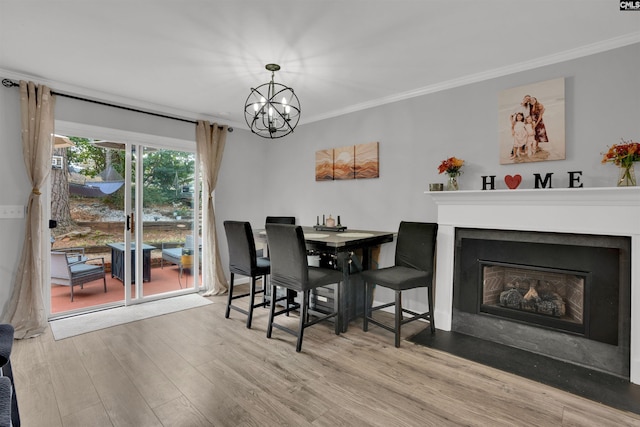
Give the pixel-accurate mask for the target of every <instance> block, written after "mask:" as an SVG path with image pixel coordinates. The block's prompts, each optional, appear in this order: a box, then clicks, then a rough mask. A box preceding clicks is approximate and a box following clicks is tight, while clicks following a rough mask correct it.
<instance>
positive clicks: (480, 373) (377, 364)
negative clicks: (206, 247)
mask: <svg viewBox="0 0 640 427" xmlns="http://www.w3.org/2000/svg"><path fill="white" fill-rule="evenodd" d="M211 298H212V300H213V301H214V304H210V305H207V306H205V307H200V308H195V309H191V310H185V311H181V312H177V313H172V314H168V315H164V316H160V317H154V318H151V319H145V320H142V321H138V322H133V323H129V324H126V325H121V326H116V327H113V328H109V329H104V330H100V331H96V332H92V333H89V334H85V335H80V336H77V337H73V338H68V339H65V340H61V341H54V340H53V337H52V334H51V332H50V331H47V333H46V334H44V335H42V336H40V337H37V338H34V339H30V340H24V341H16V342H15V344H14V350H13V354H12V365H13V369H14V375H15V377H16V390H17V393H18V399H19V406H20V413H21V417H22V420H23V426H25V427H39V426H46V427H55V426H65V427H70V426H82V427H85V426H92V427H93V426H135V427H141V426H188V427H191V426H316V427H320V426H384V427H388V426H456V425H467V426H530V425H536V426H638V425H640V415H636V414H633V413H628V412H623V411H619V410H616V409H613V408H610V407H607V406H604V405H601V404H598V403H595V402H592V401H589V400H586V399H584V398H581V397H578V396H575V395H572V394H569V393H566V392H563V391H560V390H558V389H555V388H552V387H548V386H545V385H543V384H540V383H537V382H533V381H530V380H527V379H524V378H521V377H517V376H515V375H511V374H508V373H505V372H502V371H499V370H495V369H493V368H489V367H486V366H484V365H480V364H477V363H474V362H470V361H468V360H465V359H461V358H458V357H455V356H452V355H450V354H448V353H444V352H440V351H437V350H433V349H430V348H427V347H423V346H419V345H415V344H412V343H410V342H408V341H404V340H403V341H402V347H401V348H399V349H396V348H395V347H394V346H393V337H392V335H391V334H390V333H388V332H387V331H384V330H382V329H380V328H377V327H375V326H371V327H370V330H369V332H367V333H365V332H362V329H361V323H360V322H352V323H351V325H350V326H349V330H348V331H347V332H346V333H344V334H341V335H340V336H337V335H335V334H334V332H333V328H332V325H330V324H327V323H320V324H318V325H315V326H313V327H311V328H309V329H307V331H305V338H304V342H303V345H302V352H301V353H296V352H295V337H293V336H292V335H289V334H285V333H284V332H282V331H279V330H274V332H273V338H272V339H267V338H266V336H265V334H266V323H267V315H268V310H267V309H257V310H256V312H255V314H254V320H253V327H252V329H246V328H245V318H244V316H242V315H240V314H239V313H235V312H232V313H231V318H230V319H225V318H224V309H225V303H226V297H225V296H220V297H211ZM289 321H290V322H292V326H295V325H296V323H297V317H296V316H291V317H290V318H289ZM423 327H424V324H415V323H414V324H410V325H407V327H406V328H405V329H406V330H405V331H404V333H403V336H404V337H405V338H406V337H408V336H409V335H410V334H412V333H414V332H417V330H418V329H421V328H423Z"/></svg>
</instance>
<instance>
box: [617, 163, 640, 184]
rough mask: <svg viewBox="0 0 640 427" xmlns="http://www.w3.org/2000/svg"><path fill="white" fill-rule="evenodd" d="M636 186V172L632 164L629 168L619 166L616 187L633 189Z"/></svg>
mask: <svg viewBox="0 0 640 427" xmlns="http://www.w3.org/2000/svg"><path fill="white" fill-rule="evenodd" d="M636 185H637V184H636V171H635V169H634V167H633V163H631V165H629V166H620V175H619V176H618V187H635V186H636Z"/></svg>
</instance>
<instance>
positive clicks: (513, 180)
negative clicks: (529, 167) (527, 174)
mask: <svg viewBox="0 0 640 427" xmlns="http://www.w3.org/2000/svg"><path fill="white" fill-rule="evenodd" d="M504 182H505V183H506V184H507V187H509V189H510V190H515V189H516V188H518V185H520V183H521V182H522V177H521V176H520V175H514V176H511V175H506V176H505V177H504Z"/></svg>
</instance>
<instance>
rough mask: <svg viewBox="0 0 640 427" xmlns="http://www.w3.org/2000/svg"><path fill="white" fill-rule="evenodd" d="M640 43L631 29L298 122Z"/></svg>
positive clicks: (305, 122) (337, 114)
mask: <svg viewBox="0 0 640 427" xmlns="http://www.w3.org/2000/svg"><path fill="white" fill-rule="evenodd" d="M635 43H640V31H639V32H635V33H630V34H627V35H625V36H620V37H615V38H612V39H607V40H603V41H600V42H597V43H592V44H589V45H586V46H582V47H579V48H575V49H570V50H566V51H563V52H559V53H556V54H553V55H547V56H543V57H540V58H536V59H532V60H529V61H525V62H520V63H517V64H513V65H509V66H506V67H499V68H495V69H492V70H488V71H485V72H482V73H476V74H471V75H468V76H464V77H460V78H457V79H452V80H447V81H443V82H440V83H436V84H433V85H429V86H425V87H422V88H418V89H415V90H410V91H406V92H401V93H398V94H394V95H391V96H387V97H384V98H378V99H374V100H372V101H368V102H363V103H360V104H355V105H352V106H349V107H347V108H343V109H340V110H334V111H331V112H328V113H326V114H320V115H316V116H313V117H310V118H308V119H306V120H305V121H304V123H303V122H302V120H301V121H300V123H301V124H308V123H313V122H317V121H320V120H325V119H330V118H335V117H338V116H343V115H345V114H349V113H355V112H358V111H362V110H366V109H368V108H373V107H379V106H381V105H385V104H391V103H393V102H398V101H404V100H406V99H411V98H415V97H418V96H423V95H428V94H431V93H436V92H441V91H443V90H448V89H454V88H456V87H460V86H465V85H469V84H472V83H478V82H482V81H486V80H490V79H494V78H497V77H504V76H507V75H510V74H515V73H519V72H522V71H529V70H533V69H535V68H539V67H544V66H547V65H553V64H558V63H560V62H566V61H570V60H572V59H578V58H582V57H585V56H589V55H594V54H597V53H601V52H606V51H608V50H613V49H617V48H620V47H624V46H628V45H632V44H635Z"/></svg>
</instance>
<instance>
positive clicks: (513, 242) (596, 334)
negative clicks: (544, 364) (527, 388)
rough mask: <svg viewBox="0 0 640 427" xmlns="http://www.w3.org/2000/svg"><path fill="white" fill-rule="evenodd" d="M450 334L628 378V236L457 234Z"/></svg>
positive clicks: (472, 231)
mask: <svg viewBox="0 0 640 427" xmlns="http://www.w3.org/2000/svg"><path fill="white" fill-rule="evenodd" d="M455 247H456V251H455V255H454V291H453V292H454V294H453V323H452V330H454V331H457V332H461V333H465V334H468V335H472V336H475V337H478V338H482V339H485V340H489V341H493V342H497V343H500V344H505V345H510V346H512V347H517V348H520V349H523V350H529V351H532V352H535V353H538V354H542V355H545V356H549V357H553V358H556V359H559V360H563V361H567V362H571V363H576V364H579V365H581V366H586V367H590V368H593V369H598V370H601V371H603V372H607V373H611V374H614V375H617V376H621V377H625V378H628V377H629V337H630V325H629V318H630V307H631V303H630V290H631V284H630V274H629V265H630V239H629V238H628V237H621V236H598V235H585V234H569V233H548V232H532V231H519V230H485V229H468V228H457V229H456V244H455Z"/></svg>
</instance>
